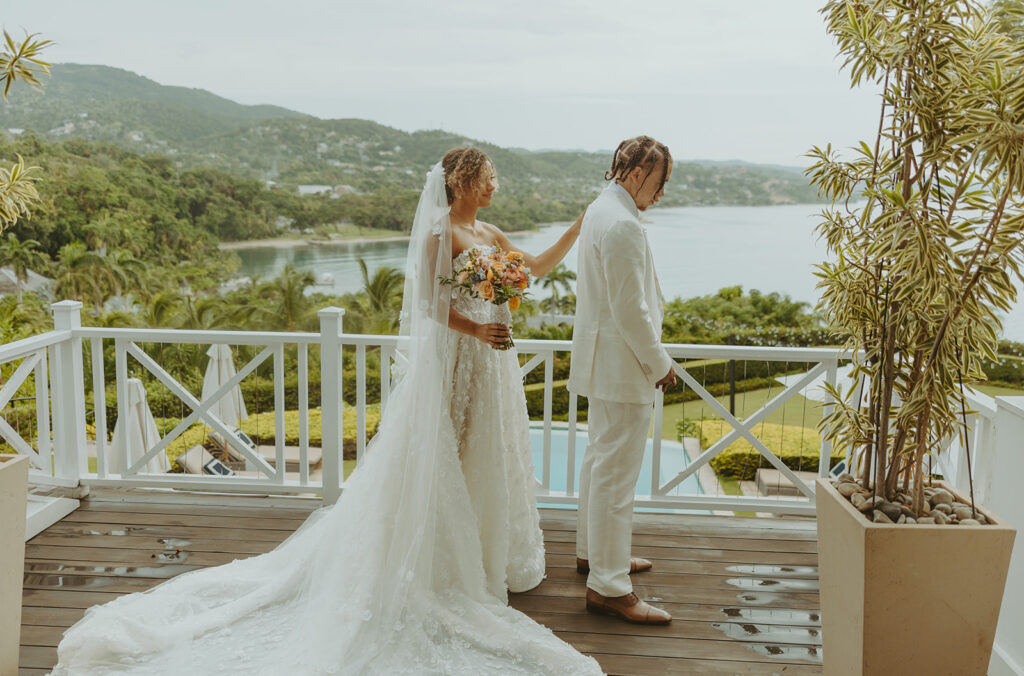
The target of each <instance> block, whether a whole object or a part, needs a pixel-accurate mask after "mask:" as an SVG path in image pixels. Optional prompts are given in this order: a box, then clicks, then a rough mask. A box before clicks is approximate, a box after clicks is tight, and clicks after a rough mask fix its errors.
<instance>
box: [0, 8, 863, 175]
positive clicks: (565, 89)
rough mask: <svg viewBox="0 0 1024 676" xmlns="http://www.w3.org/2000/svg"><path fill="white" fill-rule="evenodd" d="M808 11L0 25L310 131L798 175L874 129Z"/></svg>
mask: <svg viewBox="0 0 1024 676" xmlns="http://www.w3.org/2000/svg"><path fill="white" fill-rule="evenodd" d="M823 1H824V0H773V1H770V0H727V1H723V0H651V1H648V2H643V1H642V0H638V2H636V3H635V4H634V6H636V7H640V8H641V9H640V10H633V9H629V7H630V4H629V3H626V2H624V1H622V0H618V1H614V2H613V1H612V0H518V1H516V2H507V1H506V2H494V1H490V2H488V1H487V0H443V1H436V2H429V1H427V0H418V1H417V0H385V1H380V2H374V1H372V0H363V1H362V2H354V1H351V0H291V1H290V2H280V0H246V1H245V2H241V1H224V0H205V1H202V2H200V1H198V0H176V1H175V2H166V1H164V0H160V1H159V2H157V1H153V0H89V1H88V2H83V1H82V0H46V1H45V2H42V1H37V0H24V1H21V2H13V1H11V2H7V3H5V5H7V6H6V7H4V9H2V10H0V22H2V23H3V25H4V27H5V28H7V29H8V30H9V31H11V32H13V33H15V34H17V35H20V34H21V33H22V31H23V29H24V30H28V31H30V32H41V33H43V34H44V35H45V37H47V38H50V39H52V40H54V41H55V42H56V43H57V44H56V45H55V46H54V47H52V48H51V49H50V50H49V51H48V57H49V58H50V60H52V61H55V62H73V63H89V64H104V65H108V66H117V67H120V68H125V69H128V70H131V71H134V72H136V73H139V74H140V75H144V76H146V77H149V78H152V79H153V80H156V81H157V82H160V83H162V84H173V85H183V86H189V87H200V88H203V89H208V90H210V91H212V92H214V93H215V94H219V95H221V96H225V97H227V98H230V99H233V100H235V101H239V102H241V103H274V104H278V105H282V106H286V107H288V108H292V109H295V110H299V111H302V112H306V113H312V114H313V115H316V116H318V117H323V118H339V117H357V118H365V119H371V120H375V121H377V122H381V123H384V124H388V125H391V126H394V127H398V128H399V129H404V130H407V131H412V130H416V129H437V128H442V129H445V130H449V131H453V132H458V133H462V134H465V135H467V136H469V137H472V138H476V139H482V140H486V141H490V142H493V143H497V144H500V145H503V146H519V147H524V148H531V149H541V148H564V149H569V148H580V149H586V150H599V149H611V148H613V147H614V146H615V145H616V144H617V143H618V141H620V140H621V139H622V138H624V137H627V136H633V135H636V134H643V133H646V134H650V135H652V136H654V137H656V138H658V139H659V140H662V141H664V142H665V143H667V144H668V145H669V147H670V148H671V149H672V151H673V155H674V156H675V157H676V158H678V159H714V160H729V159H742V160H748V161H751V162H769V163H778V164H788V165H805V164H806V160H805V159H803V158H802V155H803V154H804V153H805V152H806V151H807V149H808V148H809V147H810V146H812V145H814V144H820V145H824V144H825V143H829V142H831V143H832V144H833V145H835V146H839V147H845V146H851V145H853V144H854V143H856V142H857V141H858V140H859V139H861V138H867V137H869V136H870V134H871V133H872V131H873V126H874V125H873V123H872V120H875V121H877V105H878V104H877V93H876V92H875V91H874V90H871V89H865V88H861V89H859V90H850V88H849V85H848V78H847V75H846V74H845V73H841V72H840V71H839V63H840V62H839V61H838V59H837V58H836V56H835V47H834V45H833V43H832V41H831V39H830V38H829V37H828V36H827V35H826V34H825V31H824V28H823V23H822V20H821V16H820V15H819V14H818V9H819V7H820V6H821V5H822V4H823Z"/></svg>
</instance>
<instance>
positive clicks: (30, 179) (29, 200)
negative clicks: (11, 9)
mask: <svg viewBox="0 0 1024 676" xmlns="http://www.w3.org/2000/svg"><path fill="white" fill-rule="evenodd" d="M3 33H4V41H3V43H2V46H0V90H2V91H0V95H2V96H3V99H4V101H6V100H7V92H9V91H10V89H11V85H12V84H14V83H15V82H17V81H18V80H21V81H23V82H25V83H27V84H29V85H32V86H34V87H37V88H38V87H40V86H41V85H40V82H39V77H38V76H39V75H42V74H44V73H49V72H50V68H49V66H50V64H48V63H47V62H45V61H43V60H42V59H41V58H40V56H41V55H42V51H43V50H44V49H45V48H46V47H47V46H48V45H50V44H51V42H50V41H49V40H40V39H39V38H38V36H37V34H33V35H26V36H25V39H24V40H23V41H22V42H21V43H20V44H19V43H16V42H15V41H14V40H13V39H12V38H11V36H10V35H8V33H7V31H4V32H3ZM38 179H39V175H38V167H26V166H25V161H24V160H23V159H22V158H21V156H18V161H17V162H16V163H14V164H12V165H10V166H4V167H0V232H3V230H4V228H5V227H8V226H12V225H14V224H15V223H17V222H18V219H19V218H21V217H22V216H24V215H26V214H28V210H29V207H30V206H31V205H32V204H33V203H34V202H35V201H36V200H38V199H39V193H38V191H37V190H36V186H35V182H36V181H37V180H38Z"/></svg>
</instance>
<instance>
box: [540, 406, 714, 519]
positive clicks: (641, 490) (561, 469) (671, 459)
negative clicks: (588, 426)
mask: <svg viewBox="0 0 1024 676" xmlns="http://www.w3.org/2000/svg"><path fill="white" fill-rule="evenodd" d="M530 447H531V449H532V451H533V468H534V473H535V474H536V476H537V480H538V481H540V480H541V476H542V472H543V460H544V429H543V427H541V426H534V425H531V427H530ZM586 449H587V431H586V430H577V432H576V462H575V465H576V466H575V468H574V469H575V471H574V476H573V491H574V492H576V491H578V490H579V486H580V465H581V464H582V463H583V455H584V453H585V452H586ZM653 452H654V443H653V440H652V439H648V440H647V447H646V448H645V449H644V459H643V463H642V464H641V466H640V477H639V478H638V479H637V482H636V494H637V495H650V494H651V468H652V462H651V457H652V455H653ZM568 455H569V430H567V429H553V430H551V490H552V491H554V492H563V491H565V489H566V470H567V465H568V463H567V458H568ZM688 464H689V458H688V457H687V454H686V450H685V449H684V448H683V445H682V444H680V443H678V442H675V441H664V440H663V441H662V442H661V467H660V472H659V477H658V479H659V481H658V483H659V484H662V485H663V484H664V483H665V482H667V481H668V480H669V479H671V478H672V477H674V476H675V475H676V474H678V473H679V472H681V471H682V470H683V469H684V468H686V466H687V465H688ZM703 493H704V491H703V489H702V487H701V485H700V481H699V479H698V478H697V475H696V474H694V475H692V476H689V477H687V478H686V480H685V481H683V482H682V483H681V484H679V485H678V486H676V487H675V488H673V489H672V490H671V491H669V493H668V494H669V495H702V494H703ZM541 506H542V507H559V506H561V507H565V506H564V505H541ZM638 511H646V510H643V509H639V510H638ZM657 511H664V510H657ZM688 511H689V510H688Z"/></svg>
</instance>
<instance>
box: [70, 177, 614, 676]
mask: <svg viewBox="0 0 1024 676" xmlns="http://www.w3.org/2000/svg"><path fill="white" fill-rule="evenodd" d="M439 181H440V182H439ZM450 241H451V240H450V227H448V220H447V203H446V202H445V201H444V191H443V173H441V169H440V165H437V166H435V167H434V169H433V170H432V171H431V173H430V175H428V180H427V186H426V187H425V188H424V195H423V197H421V201H420V206H419V208H418V209H417V216H416V221H415V223H414V227H413V241H412V243H411V245H410V264H409V268H408V270H407V281H406V297H405V302H404V306H403V329H402V333H403V334H404V335H406V336H408V337H409V342H408V348H407V354H408V355H409V367H408V370H407V371H406V373H405V374H404V376H402V377H401V378H400V379H399V380H398V382H397V384H396V386H395V388H394V390H393V391H392V395H391V398H390V399H389V402H388V405H387V408H386V411H385V415H384V419H383V421H382V423H381V426H380V431H379V432H378V434H377V436H376V437H375V438H374V439H373V441H372V442H371V444H370V445H369V446H368V452H367V454H366V456H365V458H364V460H363V461H362V463H361V464H360V466H359V467H358V468H357V469H356V471H355V472H354V473H353V474H352V476H351V477H350V478H349V480H348V481H347V482H346V484H345V488H344V492H343V494H342V496H341V498H340V499H339V501H338V502H337V504H335V505H334V506H332V507H327V508H324V509H321V510H318V511H317V512H315V513H314V514H313V515H311V516H310V518H309V519H308V520H307V521H306V523H304V524H303V526H302V527H301V528H300V529H299V530H298V531H296V532H295V533H294V534H293V535H292V536H291V537H290V538H289V539H288V540H286V541H285V542H284V543H282V544H281V545H280V546H279V547H277V548H276V549H275V550H274V551H272V552H270V553H267V554H264V555H261V556H257V557H253V558H249V559H244V560H239V561H234V562H232V563H229V564H226V565H223V566H218V567H216V568H208V569H205V570H200V571H195V572H191V573H185V574H184V575H181V576H179V577H176V578H174V579H171V580H169V581H167V582H165V583H163V584H161V585H159V586H157V587H155V588H153V589H151V590H149V591H146V592H142V593H138V594H131V595H127V596H123V597H121V598H118V599H116V600H114V601H112V602H110V603H108V604H106V605H102V606H96V607H93V608H90V609H89V610H88V611H87V612H86V615H85V617H84V618H83V619H82V620H81V621H80V622H78V623H77V624H75V625H74V626H73V627H71V628H70V629H69V630H68V631H67V632H66V633H65V635H64V638H63V640H62V641H61V643H60V645H59V647H58V659H59V663H58V665H57V667H56V668H55V670H54V672H53V673H54V674H59V675H64V674H71V675H80V674H84V675H87V676H92V675H99V674H140V675H141V674H145V675H147V676H152V675H172V674H173V675H175V676H177V675H180V674H189V675H196V676H197V675H200V674H246V675H251V674H275V675H276V674H281V675H293V674H295V675H299V674H309V675H312V674H352V675H354V674H389V675H391V674H395V675H399V674H409V675H412V674H416V675H423V674H451V675H462V674H465V675H467V676H469V675H473V676H477V675H482V674H495V675H497V674H522V675H527V674H529V675H536V674H551V675H556V674H557V675H558V676H563V675H565V676H570V675H574V674H580V675H584V674H585V675H592V674H600V673H602V672H601V669H600V667H599V666H598V664H597V662H596V661H595V660H593V659H592V658H589V657H586V656H584V655H582V654H580V653H579V652H577V651H576V650H575V649H573V648H572V647H571V646H570V645H568V644H567V643H565V642H563V641H562V640H560V639H559V638H557V637H556V636H555V635H554V634H553V633H551V631H550V630H548V629H547V628H545V627H543V626H542V625H539V624H537V623H536V622H534V621H533V620H531V619H530V618H529V617H527V616H526V615H524V614H522V613H520V612H518V611H516V610H514V609H512V608H509V607H508V605H507V603H506V584H507V586H508V587H509V588H511V589H512V590H514V591H516V590H523V589H527V588H530V587H533V586H535V585H536V584H538V583H539V582H540V581H541V579H542V577H543V571H544V552H543V543H542V541H541V532H540V528H539V525H538V515H537V510H536V507H535V505H534V488H533V486H534V484H533V481H534V479H533V471H532V463H531V461H530V455H529V438H528V428H527V424H528V420H527V417H526V410H525V398H524V393H523V389H522V382H521V376H520V374H519V368H518V362H517V359H516V357H515V354H514V352H513V351H507V352H502V351H497V350H492V349H491V348H489V347H487V346H486V345H484V344H483V343H482V342H480V341H477V340H475V339H471V338H468V337H463V336H462V335H461V334H456V333H455V332H453V331H450V330H448V328H447V316H448V307H449V303H451V305H452V306H453V307H455V308H456V309H457V310H458V311H459V312H461V313H464V314H466V315H469V316H470V317H473V318H476V319H478V320H483V319H487V318H488V317H487V316H485V313H491V312H494V311H495V310H494V309H493V308H492V307H488V305H487V304H486V303H485V302H484V301H480V300H475V299H470V298H466V297H463V296H461V295H459V293H461V292H458V293H456V294H455V296H454V298H453V297H452V293H451V292H450V291H449V288H448V287H441V289H440V290H439V289H438V287H439V286H440V285H438V284H437V282H436V280H437V278H438V276H444V275H447V274H450V271H451V257H450V254H448V255H439V254H438V252H439V251H440V252H446V253H447V252H450V251H451V247H450ZM446 247H447V248H446ZM498 311H499V312H500V311H504V312H507V308H498ZM489 321H495V320H494V319H490V320H489ZM460 454H461V456H462V457H461V462H460ZM581 603H582V600H581Z"/></svg>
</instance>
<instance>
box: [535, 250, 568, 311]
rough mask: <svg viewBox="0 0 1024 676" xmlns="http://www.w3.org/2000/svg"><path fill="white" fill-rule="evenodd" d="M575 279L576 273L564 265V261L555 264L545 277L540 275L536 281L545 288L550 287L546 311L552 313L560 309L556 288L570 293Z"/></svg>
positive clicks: (560, 302)
mask: <svg viewBox="0 0 1024 676" xmlns="http://www.w3.org/2000/svg"><path fill="white" fill-rule="evenodd" d="M574 281H576V273H575V272H573V271H572V270H570V269H569V268H567V267H565V264H564V263H559V264H558V265H556V266H555V267H554V268H553V269H552V270H551V272H549V273H548V274H547V275H546V276H545V277H541V278H540V280H538V283H539V284H540V286H541V287H543V288H545V289H551V297H550V298H548V300H547V303H546V306H547V309H548V312H550V313H551V314H554V313H556V312H558V311H559V310H560V309H561V306H562V300H561V297H560V296H559V293H558V288H559V287H561V288H562V289H564V290H565V293H566V294H571V293H572V282H574Z"/></svg>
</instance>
